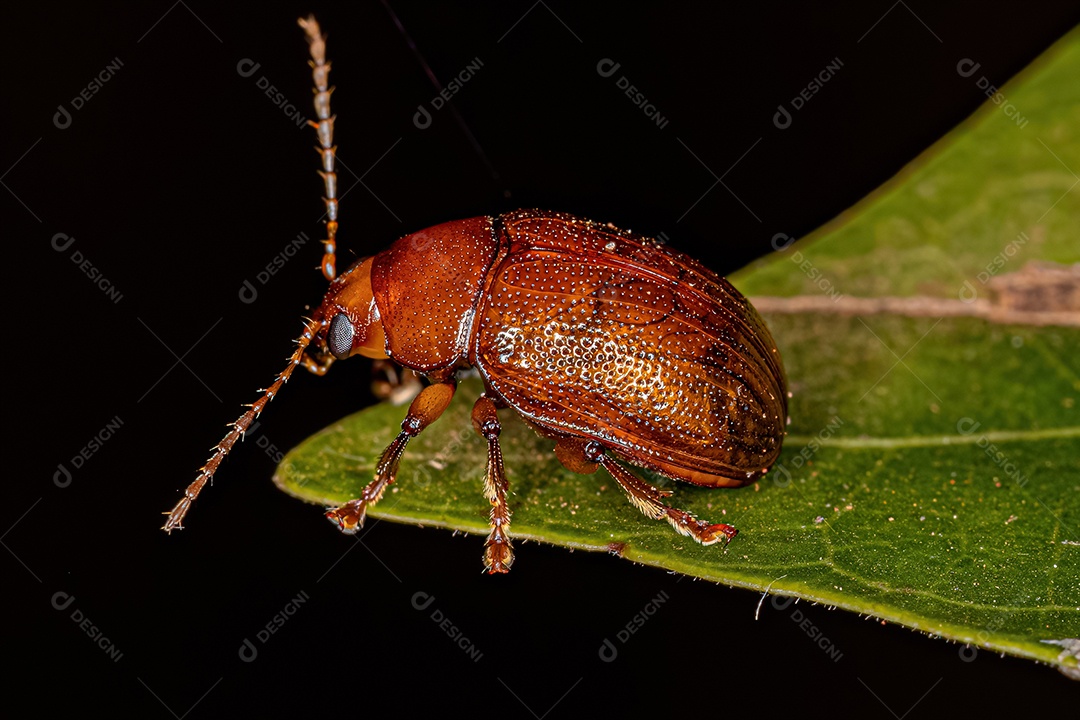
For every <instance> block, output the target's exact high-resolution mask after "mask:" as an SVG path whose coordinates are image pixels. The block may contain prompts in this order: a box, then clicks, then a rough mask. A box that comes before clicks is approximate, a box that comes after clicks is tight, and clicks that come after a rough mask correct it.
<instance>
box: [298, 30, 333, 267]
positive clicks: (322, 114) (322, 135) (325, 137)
mask: <svg viewBox="0 0 1080 720" xmlns="http://www.w3.org/2000/svg"><path fill="white" fill-rule="evenodd" d="M296 22H297V23H298V24H299V25H300V27H302V28H304V32H305V33H307V39H308V45H309V46H310V49H311V60H309V61H308V65H310V66H311V78H312V80H313V81H314V83H315V90H314V93H315V116H316V117H318V118H319V121H318V122H315V121H314V120H308V125H310V126H311V127H313V128H315V134H316V135H318V137H319V147H317V148H315V150H316V151H317V152H318V153H319V155H320V156H321V157H322V170H320V171H319V175H320V176H322V179H323V182H324V183H325V184H326V196H325V197H324V198H323V202H325V203H326V236H327V237H326V239H325V240H323V245H324V246H325V254H324V255H323V259H322V272H323V276H324V277H325V278H326V279H327V280H333V279H334V278H335V277H337V263H336V256H337V229H338V222H337V219H338V199H337V173H336V172H335V171H334V167H335V162H334V161H335V159H336V157H335V156H336V153H337V147H336V146H335V145H334V119H335V117H336V116H333V115H331V114H330V93H332V92H334V88H332V87H330V86H329V85H328V84H327V82H328V78H329V76H330V63H328V62H326V38H325V37H324V36H323V35H322V33H321V32H320V30H319V23H317V22H316V21H315V16H314V15H308V16H307V17H306V18H300V19H299V20H297V21H296Z"/></svg>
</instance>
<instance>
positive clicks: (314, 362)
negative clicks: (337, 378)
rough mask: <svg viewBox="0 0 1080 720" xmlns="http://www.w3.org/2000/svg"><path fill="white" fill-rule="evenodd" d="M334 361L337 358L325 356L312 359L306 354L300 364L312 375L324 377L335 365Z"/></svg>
mask: <svg viewBox="0 0 1080 720" xmlns="http://www.w3.org/2000/svg"><path fill="white" fill-rule="evenodd" d="M334 360H335V358H334V356H333V355H323V356H322V357H319V358H312V357H311V356H310V355H308V354H307V353H304V356H303V357H302V358H300V364H301V365H303V366H304V369H305V370H307V371H308V372H309V373H311V374H312V375H318V376H319V377H322V376H323V375H325V374H326V371H327V370H329V369H330V366H331V365H333V364H334Z"/></svg>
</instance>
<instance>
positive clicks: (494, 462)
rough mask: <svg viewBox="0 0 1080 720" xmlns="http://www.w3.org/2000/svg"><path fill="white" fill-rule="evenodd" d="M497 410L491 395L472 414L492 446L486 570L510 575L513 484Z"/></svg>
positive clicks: (486, 481) (487, 486)
mask: <svg viewBox="0 0 1080 720" xmlns="http://www.w3.org/2000/svg"><path fill="white" fill-rule="evenodd" d="M496 410H497V408H496V406H495V402H494V401H493V400H492V399H491V398H489V397H488V396H487V395H481V396H480V398H479V399H478V400H477V401H476V404H475V405H473V411H472V423H473V427H474V428H476V432H477V433H479V434H480V437H482V438H484V439H485V440H487V444H488V465H487V476H486V477H485V478H484V495H485V496H486V497H487V499H488V500H489V501H490V502H491V515H490V522H491V533H490V534H489V535H488V539H487V542H486V543H485V544H484V567H485V568H487V571H488V574H491V575H494V574H495V573H504V572H508V571H509V570H510V566H511V565H512V564H513V562H514V549H513V547H512V545H511V543H510V506H509V505H507V504H506V491H507V489H508V487H509V485H508V483H507V482H506V471H505V470H504V469H503V458H502V448H501V447H500V446H499V435H500V434H501V433H502V425H501V424H500V423H499V416H498V414H497V413H496Z"/></svg>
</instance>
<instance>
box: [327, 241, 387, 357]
mask: <svg viewBox="0 0 1080 720" xmlns="http://www.w3.org/2000/svg"><path fill="white" fill-rule="evenodd" d="M374 259H375V258H374V257H369V258H367V259H364V260H360V261H358V262H356V263H354V264H353V265H352V266H351V267H350V268H349V269H348V270H346V271H345V272H344V273H342V274H341V275H339V276H338V277H337V278H336V279H335V280H334V282H333V283H331V284H330V289H329V290H328V291H327V292H326V297H325V298H323V302H322V305H321V306H320V307H319V310H318V311H317V313H316V317H321V318H322V320H323V328H325V330H324V332H320V333H319V341H320V343H321V344H322V345H324V346H325V348H326V351H327V352H328V353H330V354H331V355H333V356H334V357H335V358H337V359H338V360H344V359H345V358H347V357H350V356H352V355H363V356H364V357H369V358H385V357H388V356H387V354H386V334H385V333H384V332H383V325H382V317H381V316H380V315H379V308H378V306H377V305H376V304H375V294H374V292H373V291H372V289H371V265H372V262H373V261H374Z"/></svg>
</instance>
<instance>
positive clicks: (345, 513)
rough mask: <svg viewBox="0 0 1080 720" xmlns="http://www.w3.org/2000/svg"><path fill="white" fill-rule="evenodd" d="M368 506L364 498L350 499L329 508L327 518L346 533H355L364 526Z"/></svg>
mask: <svg viewBox="0 0 1080 720" xmlns="http://www.w3.org/2000/svg"><path fill="white" fill-rule="evenodd" d="M366 516H367V507H366V505H365V503H364V502H363V501H362V500H350V501H349V502H347V503H345V504H344V505H342V506H341V507H339V508H327V509H326V519H327V520H329V521H330V522H332V523H334V526H335V527H337V529H338V530H340V531H341V532H343V533H345V534H346V535H355V534H356V532H357V531H358V530H359V529H360V528H362V527H364V518H365V517H366Z"/></svg>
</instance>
